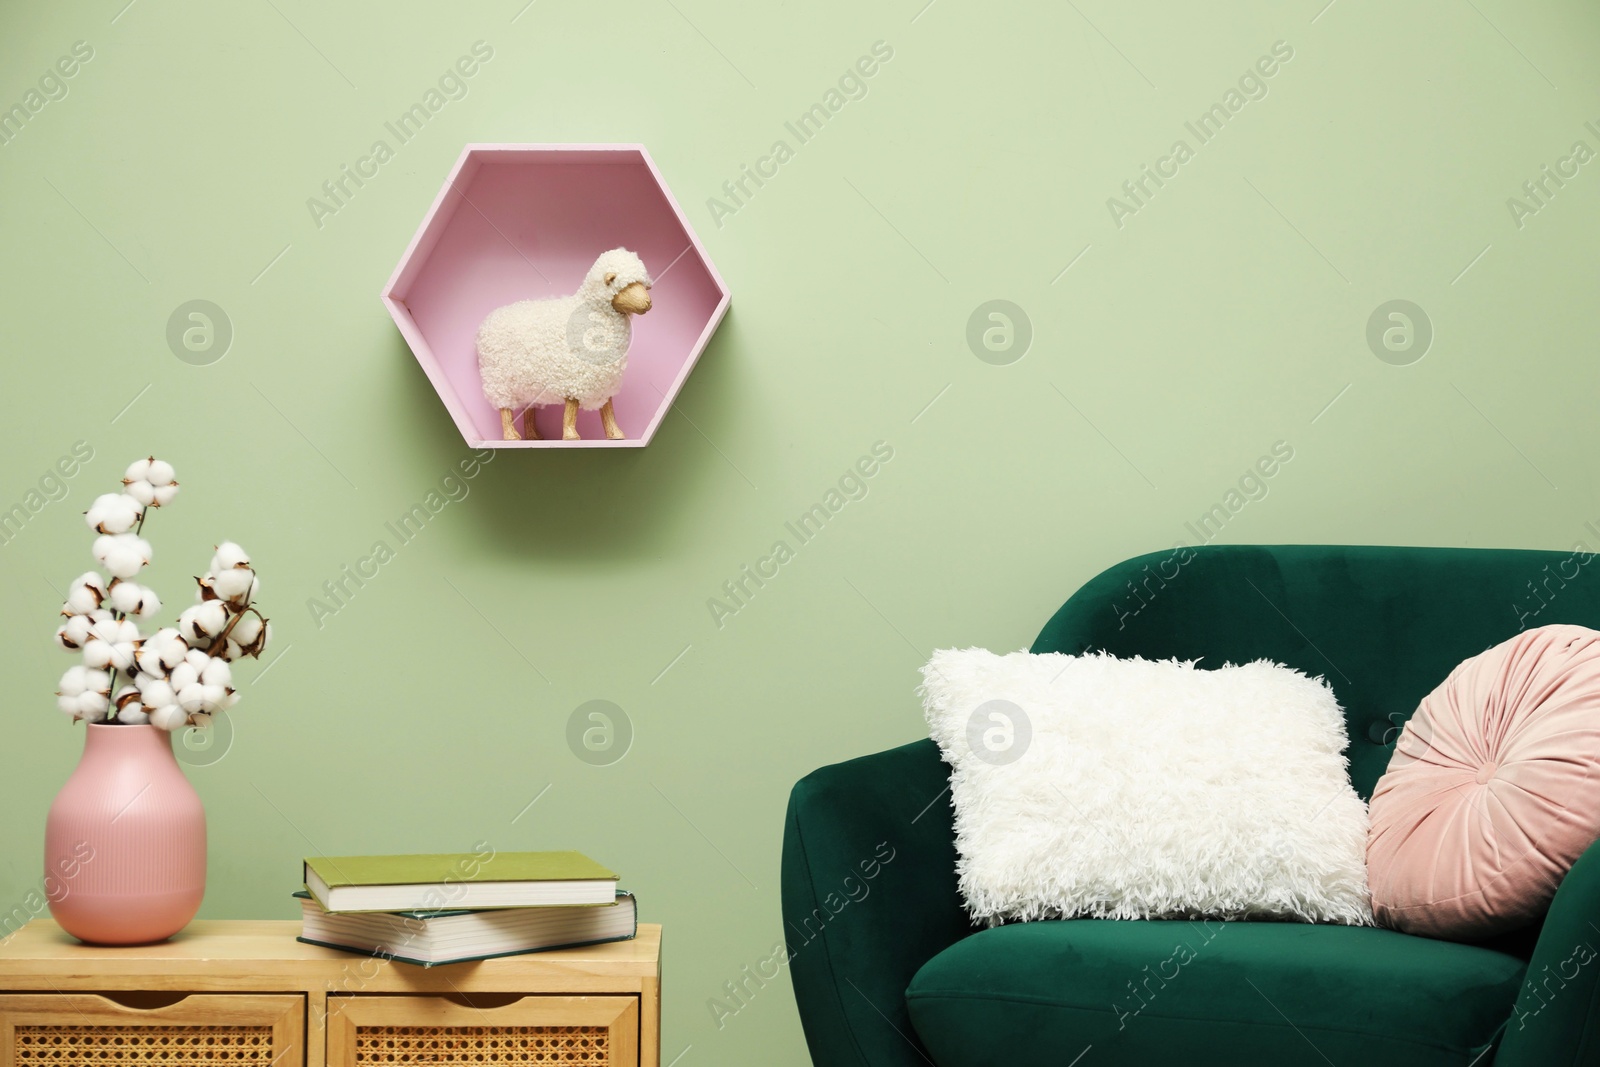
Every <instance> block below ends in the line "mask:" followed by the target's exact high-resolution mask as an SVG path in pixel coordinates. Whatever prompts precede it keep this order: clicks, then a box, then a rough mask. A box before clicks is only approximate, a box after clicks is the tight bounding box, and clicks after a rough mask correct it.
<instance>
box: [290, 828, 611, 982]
mask: <svg viewBox="0 0 1600 1067" xmlns="http://www.w3.org/2000/svg"><path fill="white" fill-rule="evenodd" d="M295 896H296V897H298V898H300V907H301V919H302V923H301V929H300V938H299V939H300V940H301V941H304V942H306V943H307V944H311V945H322V946H324V947H327V948H337V949H345V950H347V951H351V952H362V953H366V954H368V955H372V956H381V957H383V958H385V959H393V960H399V961H401V962H402V963H414V964H417V965H419V966H422V967H436V966H439V965H441V964H446V963H466V962H469V961H472V960H483V959H491V958H493V957H495V956H514V955H517V954H519V953H523V952H538V951H541V950H544V949H552V948H571V947H574V946H577V945H594V944H599V943H600V942H603V941H625V940H627V939H628V938H631V937H633V936H634V934H635V933H636V932H637V930H638V906H637V904H636V902H635V901H634V899H633V894H631V893H625V892H621V891H619V890H618V889H617V876H616V875H615V874H613V873H612V872H611V871H608V870H607V869H606V868H604V867H602V866H600V864H598V863H596V862H594V860H591V859H590V858H589V857H587V856H585V855H584V854H583V853H581V852H499V853H496V852H494V851H492V850H486V851H484V852H474V853H464V854H460V855H452V854H446V855H425V856H316V857H312V858H308V859H307V860H306V861H305V889H303V890H302V891H300V892H298V893H296V894H295Z"/></svg>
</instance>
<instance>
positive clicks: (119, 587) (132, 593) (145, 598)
mask: <svg viewBox="0 0 1600 1067" xmlns="http://www.w3.org/2000/svg"><path fill="white" fill-rule="evenodd" d="M111 606H112V607H114V608H116V609H117V610H118V611H120V612H122V613H123V614H124V615H137V616H138V617H139V618H141V619H148V618H149V617H150V616H152V615H154V614H155V613H156V612H158V611H160V610H161V598H160V597H158V596H156V594H155V590H153V589H150V588H149V587H147V586H143V585H140V584H138V583H137V582H125V581H116V582H113V583H112V584H111Z"/></svg>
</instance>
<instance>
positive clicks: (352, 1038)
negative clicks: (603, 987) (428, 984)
mask: <svg viewBox="0 0 1600 1067" xmlns="http://www.w3.org/2000/svg"><path fill="white" fill-rule="evenodd" d="M638 1062H639V998H638V997H633V996H618V997H602V996H594V997H572V996H547V995H533V996H526V997H522V998H521V999H519V1000H515V1001H513V1002H511V1003H509V1004H502V1005H499V1006H495V1007H474V1006H472V1005H470V1004H467V1003H460V1002H458V1001H456V1000H452V999H450V998H446V997H427V996H378V995H374V996H361V995H357V996H339V997H329V998H328V1067H375V1065H377V1064H385V1065H391V1067H393V1065H400V1064H417V1065H433V1064H438V1065H443V1064H473V1065H474V1067H480V1065H481V1067H531V1065H534V1064H561V1065H563V1067H635V1065H637V1064H638Z"/></svg>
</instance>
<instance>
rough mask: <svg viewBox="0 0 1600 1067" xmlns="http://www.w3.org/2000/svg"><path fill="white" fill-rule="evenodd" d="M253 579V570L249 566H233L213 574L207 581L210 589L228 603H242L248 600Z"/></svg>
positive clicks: (253, 583)
mask: <svg viewBox="0 0 1600 1067" xmlns="http://www.w3.org/2000/svg"><path fill="white" fill-rule="evenodd" d="M255 580H256V576H255V572H254V571H252V570H251V569H250V568H249V567H234V568H232V569H230V570H225V571H219V572H217V573H216V574H213V575H212V576H211V577H210V579H209V583H210V587H211V591H212V592H214V593H216V594H217V596H219V597H221V598H222V599H223V600H226V601H228V602H229V603H230V604H238V605H243V604H247V603H249V601H250V596H251V594H252V592H253V591H254V589H253V587H254V585H255Z"/></svg>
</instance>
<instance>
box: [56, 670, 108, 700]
mask: <svg viewBox="0 0 1600 1067" xmlns="http://www.w3.org/2000/svg"><path fill="white" fill-rule="evenodd" d="M84 693H99V694H100V695H102V696H110V694H111V676H110V675H109V674H107V673H106V672H105V671H100V670H92V669H90V668H88V667H84V666H81V665H80V666H77V667H68V668H67V673H65V674H63V675H62V676H61V687H60V689H59V690H58V692H57V695H58V696H80V695H82V694H84Z"/></svg>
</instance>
